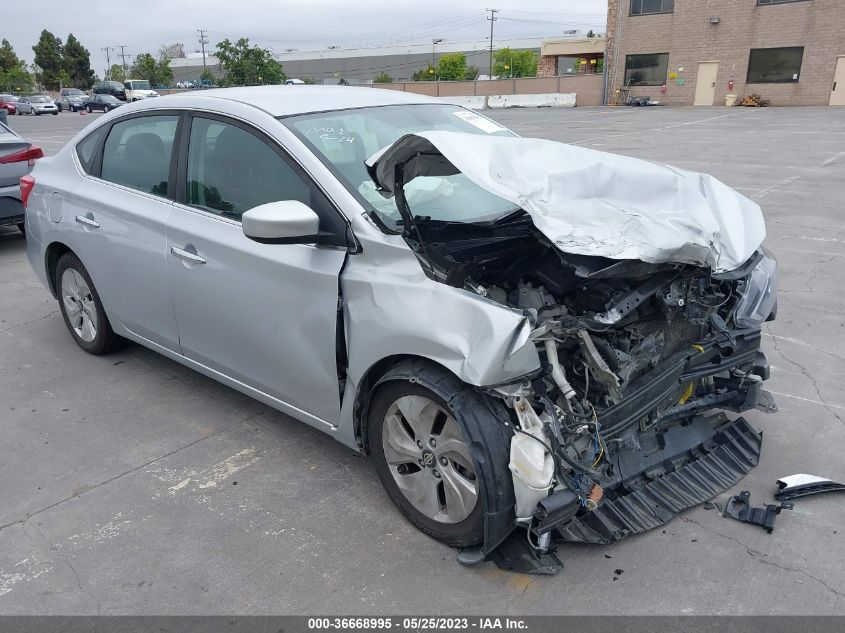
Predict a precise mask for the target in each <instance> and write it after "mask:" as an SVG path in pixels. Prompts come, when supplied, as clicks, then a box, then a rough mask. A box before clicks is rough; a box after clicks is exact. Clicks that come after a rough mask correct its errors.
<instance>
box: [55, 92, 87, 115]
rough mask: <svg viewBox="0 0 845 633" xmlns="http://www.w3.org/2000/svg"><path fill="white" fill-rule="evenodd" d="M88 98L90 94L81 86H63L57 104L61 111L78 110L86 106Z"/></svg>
mask: <svg viewBox="0 0 845 633" xmlns="http://www.w3.org/2000/svg"><path fill="white" fill-rule="evenodd" d="M86 99H88V95H87V94H85V93H84V92H82V91H81V90H80V89H79V88H62V90H61V92H60V93H59V100H58V101H57V102H56V105H57V106H58V107H59V112H61V111H62V110H69V111H70V112H76V111H77V110H82V108H84V107H85V100H86Z"/></svg>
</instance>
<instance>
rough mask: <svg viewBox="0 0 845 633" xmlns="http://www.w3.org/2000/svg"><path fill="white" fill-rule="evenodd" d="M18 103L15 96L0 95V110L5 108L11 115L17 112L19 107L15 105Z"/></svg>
mask: <svg viewBox="0 0 845 633" xmlns="http://www.w3.org/2000/svg"><path fill="white" fill-rule="evenodd" d="M17 102H18V98H17V97H16V96H15V95H6V94H0V108H3V109H4V110H6V112H8V113H9V114H14V113H15V112H17V110H18V109H17V106H16V105H15V104H16V103H17Z"/></svg>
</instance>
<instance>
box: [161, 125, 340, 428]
mask: <svg viewBox="0 0 845 633" xmlns="http://www.w3.org/2000/svg"><path fill="white" fill-rule="evenodd" d="M183 169H184V171H185V172H186V174H185V175H180V179H182V178H184V182H185V198H184V200H183V201H182V202H183V203H182V204H180V203H177V204H175V205H174V209H173V213H172V215H171V217H170V219H169V221H168V226H167V241H168V244H167V251H168V252H167V273H168V279H169V283H170V293H171V298H172V301H173V307H174V311H175V314H176V322H177V325H178V328H179V343H180V345H181V349H182V353H183V354H184V355H185V356H186V357H187V358H189V359H191V360H194V361H196V362H198V363H200V364H202V365H204V366H205V367H208V368H210V369H212V370H214V371H215V372H219V373H221V374H223V375H224V376H227V377H228V378H230V379H233V380H235V381H237V382H239V383H241V384H244V385H246V386H248V387H250V388H252V389H256V390H258V391H260V392H262V393H263V394H266V395H268V396H270V397H271V398H273V399H274V400H278V401H281V402H282V403H284V404H286V405H288V406H290V407H293V408H294V409H296V410H298V411H303V412H305V413H307V414H309V415H308V416H299V417H304V418H305V419H306V420H308V419H310V417H311V416H314V417H316V418H318V420H313V419H312V420H311V422H312V423H313V424H314V425H315V426H321V425H322V424H321V422H323V423H327V424H329V425H332V426H333V425H336V424H337V421H338V418H339V416H340V391H339V381H338V366H337V358H336V327H337V316H338V292H339V276H340V269H341V267H342V266H343V262H344V260H345V258H346V249H345V248H344V249H341V248H333V247H325V246H319V247H318V246H314V245H307V244H259V243H257V242H254V241H253V240H250V239H249V238H247V237H246V236H244V234H243V232H242V230H241V222H240V217H241V215H242V214H243V213H244V212H245V211H247V210H249V209H251V208H253V207H256V206H258V205H261V204H265V203H267V202H275V201H279V200H299V201H300V202H303V203H304V204H307V205H308V206H309V207H311V208H312V209H314V210H315V211H316V212H317V213H318V215H320V217H321V225H320V228H321V229H323V228H324V226H323V219H324V217H326V214H335V215H334V218H335V219H338V220H339V219H340V217H339V215H337V212H336V211H335V210H334V209H333V208H332V207H331V204H330V203H329V201H328V199H327V198H326V197H325V196H324V195H323V194H322V193H321V191H320V190H319V189H318V188H317V187H316V186H315V185H314V184H313V183H312V182H311V181H310V180H309V178H308V177H307V176H306V175H305V174H304V173H303V172H302V171H301V170H300V169H299V168H298V167H296V166H295V165H294V164H293V162H292V161H291V160H290V159H289V158H288V157H286V156H285V155H284V153H283V152H282V151H281V149H280V148H279V147H278V146H275V145H274V144H273V143H272V142H271V141H270V140H269V139H267V138H266V137H264V136H262V135H260V134H259V133H257V132H255V131H253V130H251V129H250V128H248V127H247V126H245V125H244V124H241V123H234V122H230V121H227V120H226V119H221V118H213V117H209V118H206V117H199V116H195V117H193V120H192V122H191V130H190V135H189V146H188V156H187V160H186V161H185V167H184V168H183ZM180 182H181V180H180ZM326 224H327V225H328V224H331V220H327V221H326ZM325 228H329V229H331V227H329V226H327V227H325ZM292 413H294V414H296V411H292Z"/></svg>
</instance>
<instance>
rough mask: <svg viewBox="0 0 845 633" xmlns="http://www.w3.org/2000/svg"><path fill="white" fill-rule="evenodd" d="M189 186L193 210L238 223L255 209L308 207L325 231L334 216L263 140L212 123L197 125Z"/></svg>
mask: <svg viewBox="0 0 845 633" xmlns="http://www.w3.org/2000/svg"><path fill="white" fill-rule="evenodd" d="M187 181H188V204H190V205H192V206H195V207H199V208H201V209H203V210H204V211H209V212H211V213H216V214H218V215H222V216H225V217H228V218H233V219H236V220H239V219H240V217H241V215H243V213H244V212H245V211H248V210H249V209H252V208H253V207H257V206H259V205H262V204H266V203H268V202H278V201H280V200H299V201H300V202H302V203H303V204H306V205H308V206H309V207H311V208H312V209H314V211H316V212H317V213H318V214H319V215H320V216H321V225H322V224H324V223H325V218H326V217H330V216H331V215H332V214H334V210H333V209H331V208H330V205H329V203H328V201H327V200H326V199H325V197H324V196H323V195H322V194H321V193H320V192H319V191H317V190H316V189H315V188H314V187H313V186H311V185H310V184H309V183H308V182H307V181H306V180H305V179H304V178H303V177H302V176H300V174H299V173H298V172H297V171H296V170H295V169H294V168H293V166H291V165H290V164H289V163H288V162H287V161H286V160H284V159H283V158H282V157H281V156H280V155H279V154H277V153H276V152H275V151H274V150H273V148H272V147H271V146H270V145H268V144H267V143H266V142H265V141H264V140H262V139H261V138H259V137H258V136H256V135H254V134H251V133H250V132H247V131H246V130H244V129H242V128H240V127H237V126H235V125H230V124H228V123H222V122H220V121H215V120H212V119H204V118H200V117H194V119H193V123H192V124H191V136H190V145H189V149H188V178H187ZM335 217H336V216H335ZM321 228H328V227H323V226H321Z"/></svg>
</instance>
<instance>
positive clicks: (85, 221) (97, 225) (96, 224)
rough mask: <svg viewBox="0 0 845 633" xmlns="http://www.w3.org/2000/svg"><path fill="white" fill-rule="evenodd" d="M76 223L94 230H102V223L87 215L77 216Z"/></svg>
mask: <svg viewBox="0 0 845 633" xmlns="http://www.w3.org/2000/svg"><path fill="white" fill-rule="evenodd" d="M76 221H77V222H79V223H80V224H84V225H85V226H90V227H91V228H92V229H98V228H100V223H99V222H97V221H96V220H95V219H94V218H89V217H88V216H85V215H77V216H76Z"/></svg>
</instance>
